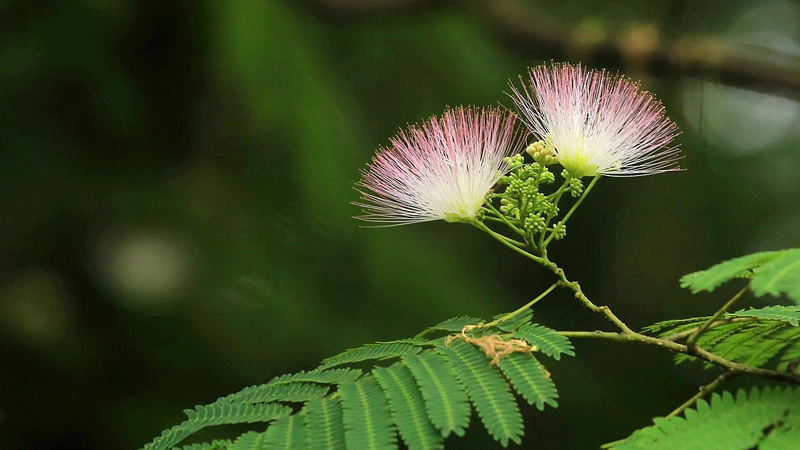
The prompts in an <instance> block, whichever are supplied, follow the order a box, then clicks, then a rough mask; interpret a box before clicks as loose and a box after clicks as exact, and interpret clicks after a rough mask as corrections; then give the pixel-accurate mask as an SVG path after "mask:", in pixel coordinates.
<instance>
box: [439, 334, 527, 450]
mask: <svg viewBox="0 0 800 450" xmlns="http://www.w3.org/2000/svg"><path fill="white" fill-rule="evenodd" d="M448 360H449V361H450V363H451V364H452V365H453V367H454V368H455V371H456V375H457V376H458V378H459V379H460V380H461V382H462V383H463V384H464V386H465V387H466V388H467V394H468V395H469V398H470V400H471V401H472V404H473V405H475V409H476V410H477V411H478V416H479V417H480V418H481V421H482V422H483V424H484V426H485V427H486V430H487V431H488V432H489V434H491V435H492V437H494V438H495V440H497V441H498V442H500V444H501V445H502V446H503V447H506V446H507V445H508V442H509V441H513V442H515V443H517V444H519V443H520V442H521V441H522V435H523V428H522V416H521V415H520V413H519V408H518V407H517V403H516V401H514V396H513V395H512V394H511V391H510V390H509V388H508V383H507V382H506V380H505V379H503V376H502V375H501V374H500V372H499V371H498V370H497V368H495V367H494V366H492V365H491V364H487V359H486V355H485V354H484V353H483V352H482V351H480V350H479V349H478V348H477V347H475V346H474V345H472V344H468V343H467V342H465V341H463V340H460V339H457V340H455V341H454V342H453V343H452V344H451V345H450V347H449V348H448Z"/></svg>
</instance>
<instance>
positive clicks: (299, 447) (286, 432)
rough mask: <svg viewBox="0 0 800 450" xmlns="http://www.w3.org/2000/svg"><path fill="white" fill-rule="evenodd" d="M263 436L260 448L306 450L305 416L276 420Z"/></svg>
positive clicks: (296, 415) (307, 437) (299, 415)
mask: <svg viewBox="0 0 800 450" xmlns="http://www.w3.org/2000/svg"><path fill="white" fill-rule="evenodd" d="M263 435H264V439H263V444H262V447H261V448H268V449H282V450H308V447H309V436H308V427H307V426H306V415H305V414H295V415H292V416H289V417H286V418H283V419H280V420H276V421H275V423H274V424H273V425H272V426H271V427H269V429H268V430H267V431H265V432H264V433H263Z"/></svg>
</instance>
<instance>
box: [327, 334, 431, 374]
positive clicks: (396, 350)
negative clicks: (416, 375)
mask: <svg viewBox="0 0 800 450" xmlns="http://www.w3.org/2000/svg"><path fill="white" fill-rule="evenodd" d="M423 343H424V341H419V340H411V339H409V340H402V341H392V342H376V343H374V344H367V345H364V346H363V347H358V348H351V349H349V350H345V351H344V352H342V353H340V354H338V355H336V356H331V357H330V358H327V359H324V360H323V361H322V365H321V366H320V367H321V368H325V369H327V368H329V367H333V366H340V365H342V364H351V363H354V362H359V361H368V360H370V359H377V360H385V359H392V358H399V357H401V356H406V355H416V354H417V353H419V352H420V347H419V346H420V345H422V344H423Z"/></svg>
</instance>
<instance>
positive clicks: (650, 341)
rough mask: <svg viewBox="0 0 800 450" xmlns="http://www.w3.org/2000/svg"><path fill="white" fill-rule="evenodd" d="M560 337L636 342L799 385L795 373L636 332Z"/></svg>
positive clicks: (578, 333) (799, 376) (736, 371)
mask: <svg viewBox="0 0 800 450" xmlns="http://www.w3.org/2000/svg"><path fill="white" fill-rule="evenodd" d="M559 334H561V335H562V336H566V337H568V338H590V339H606V340H611V341H618V342H638V343H641V344H646V345H653V346H656V347H661V348H664V349H667V350H669V351H672V352H676V353H683V354H686V355H689V356H694V357H696V358H700V359H702V360H704V361H706V362H709V363H711V364H713V365H715V366H719V367H722V368H723V369H725V370H726V371H727V372H729V373H731V374H735V375H739V374H741V375H748V376H751V377H755V378H764V379H767V380H773V381H781V382H784V383H792V384H800V373H797V372H792V373H790V372H777V371H774V370H767V369H760V368H758V367H750V366H745V365H744V364H739V363H737V362H733V361H731V360H728V359H725V358H722V357H721V356H717V355H715V354H713V353H711V352H709V351H707V350H704V349H702V348H700V347H698V346H696V345H695V346H694V348H689V347H688V346H686V345H683V344H679V343H677V342H673V341H670V340H667V339H664V338H655V337H651V336H646V335H644V334H640V333H636V332H633V331H632V332H621V333H609V332H605V331H561V332H559Z"/></svg>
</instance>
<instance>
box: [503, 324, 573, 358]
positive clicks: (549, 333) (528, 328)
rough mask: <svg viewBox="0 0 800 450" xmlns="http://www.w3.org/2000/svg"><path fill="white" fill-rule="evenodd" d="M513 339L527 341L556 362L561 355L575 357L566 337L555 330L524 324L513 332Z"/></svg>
mask: <svg viewBox="0 0 800 450" xmlns="http://www.w3.org/2000/svg"><path fill="white" fill-rule="evenodd" d="M514 337H515V338H517V339H523V340H525V341H528V342H529V343H530V344H531V345H535V346H536V347H538V348H539V350H540V351H541V352H542V353H544V354H545V355H547V356H550V357H552V358H553V359H555V360H556V361H558V360H560V359H561V355H562V354H564V355H569V356H575V352H574V347H573V346H572V343H571V342H570V341H569V339H567V338H566V337H564V336H562V335H560V334H558V333H557V332H556V331H555V330H553V329H550V328H547V327H545V326H543V325H539V324H535V323H526V324H523V325H522V326H520V327H519V328H518V329H517V330H516V331H514Z"/></svg>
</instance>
